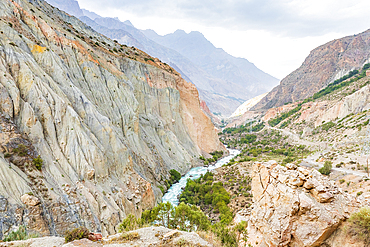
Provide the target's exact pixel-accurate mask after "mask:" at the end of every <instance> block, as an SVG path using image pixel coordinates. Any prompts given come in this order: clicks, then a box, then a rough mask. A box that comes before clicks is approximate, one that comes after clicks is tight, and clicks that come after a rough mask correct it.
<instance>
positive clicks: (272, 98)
mask: <svg viewBox="0 0 370 247" xmlns="http://www.w3.org/2000/svg"><path fill="white" fill-rule="evenodd" d="M369 44H370V30H367V31H365V32H363V33H360V34H357V35H353V36H348V37H344V38H341V39H337V40H333V41H331V42H328V43H326V44H324V45H322V46H319V47H318V48H316V49H314V50H313V51H311V53H310V55H309V56H308V57H307V58H306V59H305V61H304V62H303V64H302V66H300V67H299V68H298V69H297V70H295V71H293V72H292V73H291V74H289V75H288V76H287V77H285V78H284V79H283V80H282V81H281V82H280V85H279V86H277V87H275V88H274V89H273V90H272V91H271V92H270V93H269V94H268V95H267V96H266V97H265V98H263V99H262V100H261V101H260V102H259V103H258V104H257V105H256V106H255V107H254V109H257V110H258V109H268V108H271V107H276V106H281V105H283V104H284V103H287V102H296V101H299V100H303V99H305V98H307V97H310V96H311V95H313V94H314V93H315V92H317V91H319V90H320V89H322V88H323V87H325V86H326V85H328V84H329V83H331V82H333V81H334V80H336V79H338V78H340V77H342V76H343V75H345V74H347V73H348V72H349V71H351V70H353V69H359V68H360V67H362V66H363V65H364V64H365V63H366V62H367V61H368V59H369V57H370V45H369Z"/></svg>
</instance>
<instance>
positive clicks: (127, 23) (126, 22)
mask: <svg viewBox="0 0 370 247" xmlns="http://www.w3.org/2000/svg"><path fill="white" fill-rule="evenodd" d="M116 18H117V17H116ZM117 20H118V18H117ZM123 24H126V25H127V26H131V27H134V25H132V23H131V21H129V20H126V21H124V22H123Z"/></svg>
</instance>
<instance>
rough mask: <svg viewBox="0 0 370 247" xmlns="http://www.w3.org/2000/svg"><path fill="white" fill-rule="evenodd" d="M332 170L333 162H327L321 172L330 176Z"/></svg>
mask: <svg viewBox="0 0 370 247" xmlns="http://www.w3.org/2000/svg"><path fill="white" fill-rule="evenodd" d="M331 168H332V162H331V161H325V163H324V166H323V167H321V168H320V169H319V172H320V173H321V174H323V175H329V174H330V172H331Z"/></svg>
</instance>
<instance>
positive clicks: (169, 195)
mask: <svg viewBox="0 0 370 247" xmlns="http://www.w3.org/2000/svg"><path fill="white" fill-rule="evenodd" d="M227 150H228V151H229V153H230V154H229V155H228V156H226V157H224V158H222V159H220V160H219V161H217V162H216V164H214V165H210V166H208V167H206V166H199V167H194V168H192V169H191V170H190V171H189V172H188V173H186V174H185V176H183V177H181V179H180V181H179V182H177V183H175V184H173V185H172V186H171V187H170V188H169V189H168V191H167V192H166V194H164V196H163V198H162V202H170V203H171V204H172V205H174V206H177V205H178V204H179V199H178V198H177V196H178V195H180V194H181V192H182V191H183V189H182V188H184V187H185V186H186V182H187V180H188V178H190V179H197V178H199V177H200V175H202V174H205V173H206V172H207V171H211V170H214V169H216V168H219V167H221V166H222V165H224V164H227V163H229V161H230V160H231V159H232V158H234V157H235V156H237V155H238V154H240V151H239V150H236V149H227Z"/></svg>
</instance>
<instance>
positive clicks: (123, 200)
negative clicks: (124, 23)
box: [0, 0, 223, 238]
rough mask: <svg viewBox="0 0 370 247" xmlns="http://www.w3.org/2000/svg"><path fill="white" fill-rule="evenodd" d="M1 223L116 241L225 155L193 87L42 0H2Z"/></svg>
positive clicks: (164, 66) (5, 227)
mask: <svg viewBox="0 0 370 247" xmlns="http://www.w3.org/2000/svg"><path fill="white" fill-rule="evenodd" d="M0 72H1V73H0V101H1V104H0V111H1V118H0V120H1V121H0V124H1V131H0V135H1V138H0V171H1V172H0V219H1V224H0V227H1V230H0V238H1V237H2V234H6V233H7V232H9V230H10V229H11V227H12V226H14V225H21V224H24V225H26V226H27V228H28V229H29V230H30V231H31V232H32V231H34V232H38V233H40V234H44V235H48V234H62V233H64V231H65V230H66V229H69V228H73V227H77V226H79V225H85V226H87V227H88V228H89V229H90V230H94V231H101V232H102V233H103V234H108V233H114V232H116V229H115V227H116V226H117V224H118V223H119V222H120V221H121V220H122V219H123V217H125V216H126V215H127V214H129V213H133V214H135V215H140V214H141V212H142V210H143V209H146V208H149V207H152V206H153V205H154V204H155V202H156V201H159V200H160V197H161V195H162V192H161V191H160V189H158V186H159V185H162V186H165V185H166V184H167V183H168V181H167V180H168V179H169V177H170V175H169V170H170V169H176V170H178V171H179V172H181V173H184V172H185V171H187V170H188V169H189V168H190V167H192V166H195V165H197V164H198V163H199V160H198V157H199V156H200V155H201V154H204V153H209V152H212V151H215V150H219V149H223V146H222V145H221V144H220V143H219V141H218V136H217V133H216V132H215V129H214V126H213V124H212V123H211V121H210V119H209V118H208V117H207V116H206V115H205V114H204V113H203V111H202V110H201V109H200V102H199V98H198V91H197V89H196V87H195V86H194V85H193V84H191V83H188V82H186V81H185V80H184V79H182V78H181V76H180V74H178V73H177V72H176V71H175V70H174V69H173V68H171V67H170V66H169V65H167V64H164V63H162V62H160V61H159V60H158V59H155V58H152V57H150V56H149V55H147V54H146V53H144V52H142V51H140V50H138V49H136V48H128V47H127V46H124V45H120V44H118V43H117V42H113V41H112V40H110V39H108V38H106V37H104V36H102V35H101V34H99V33H97V32H95V31H94V30H93V29H91V28H90V27H88V26H86V25H85V24H84V23H83V22H81V21H80V20H78V19H76V18H75V17H72V16H70V15H68V14H66V13H64V12H61V11H59V10H58V9H57V8H54V7H52V6H50V5H49V4H47V3H46V2H44V1H39V0H30V1H28V0H27V1H26V0H17V1H11V0H5V1H1V2H0Z"/></svg>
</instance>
